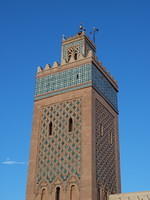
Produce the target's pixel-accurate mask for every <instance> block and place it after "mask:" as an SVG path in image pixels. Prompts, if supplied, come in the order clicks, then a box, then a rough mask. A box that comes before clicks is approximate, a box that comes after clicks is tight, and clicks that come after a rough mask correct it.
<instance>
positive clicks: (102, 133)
mask: <svg viewBox="0 0 150 200" xmlns="http://www.w3.org/2000/svg"><path fill="white" fill-rule="evenodd" d="M103 135H104V127H103V124H102V123H101V124H100V136H103Z"/></svg>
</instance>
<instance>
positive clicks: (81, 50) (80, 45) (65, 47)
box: [62, 40, 84, 62]
mask: <svg viewBox="0 0 150 200" xmlns="http://www.w3.org/2000/svg"><path fill="white" fill-rule="evenodd" d="M83 44H84V40H79V41H74V42H71V43H69V44H65V45H63V46H62V60H65V61H66V62H68V61H69V57H68V56H69V55H68V51H70V50H71V49H72V50H73V51H74V50H75V49H76V48H77V49H78V53H79V54H82V55H84V48H83Z"/></svg>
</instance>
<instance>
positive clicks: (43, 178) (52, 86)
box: [26, 32, 120, 200]
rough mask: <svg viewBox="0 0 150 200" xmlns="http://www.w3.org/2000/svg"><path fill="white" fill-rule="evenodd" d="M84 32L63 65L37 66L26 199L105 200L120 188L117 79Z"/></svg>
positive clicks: (72, 41) (67, 47) (66, 50)
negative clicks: (101, 60) (105, 66)
mask: <svg viewBox="0 0 150 200" xmlns="http://www.w3.org/2000/svg"><path fill="white" fill-rule="evenodd" d="M95 54H96V47H95V44H94V43H93V42H92V41H91V40H90V39H89V38H88V37H87V36H86V35H85V33H84V32H80V33H78V34H77V35H75V36H74V37H70V38H67V39H65V40H63V41H62V52H61V64H58V63H57V62H55V63H54V64H53V66H50V65H49V64H47V65H46V66H45V68H44V69H42V68H41V67H38V71H37V76H36V92H35V102H34V118H33V130H32V140H31V153H30V162H29V163H30V164H29V175H28V183H27V195H26V200H106V199H107V197H108V195H109V194H114V193H119V192H120V167H119V144H118V109H117V92H118V86H117V83H116V81H115V80H114V79H113V78H112V77H111V76H110V75H109V73H108V72H107V71H106V70H105V68H104V67H103V66H102V64H101V62H99V61H98V59H97V57H96V55H95Z"/></svg>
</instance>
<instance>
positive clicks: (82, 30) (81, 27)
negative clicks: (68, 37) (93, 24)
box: [78, 24, 86, 35]
mask: <svg viewBox="0 0 150 200" xmlns="http://www.w3.org/2000/svg"><path fill="white" fill-rule="evenodd" d="M79 29H80V31H79V32H78V35H81V34H82V33H85V32H86V29H85V27H84V26H83V24H80V26H79Z"/></svg>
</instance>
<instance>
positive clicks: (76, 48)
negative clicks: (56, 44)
mask: <svg viewBox="0 0 150 200" xmlns="http://www.w3.org/2000/svg"><path fill="white" fill-rule="evenodd" d="M89 53H91V54H92V55H95V53H96V47H95V44H94V43H93V42H92V41H91V40H90V39H89V38H88V37H87V36H86V35H85V33H84V32H79V33H78V34H77V35H75V36H74V37H69V38H67V39H65V38H63V41H62V53H61V64H62V65H64V64H68V63H72V62H76V61H78V60H82V59H84V58H86V57H87V56H88V54H89Z"/></svg>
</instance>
